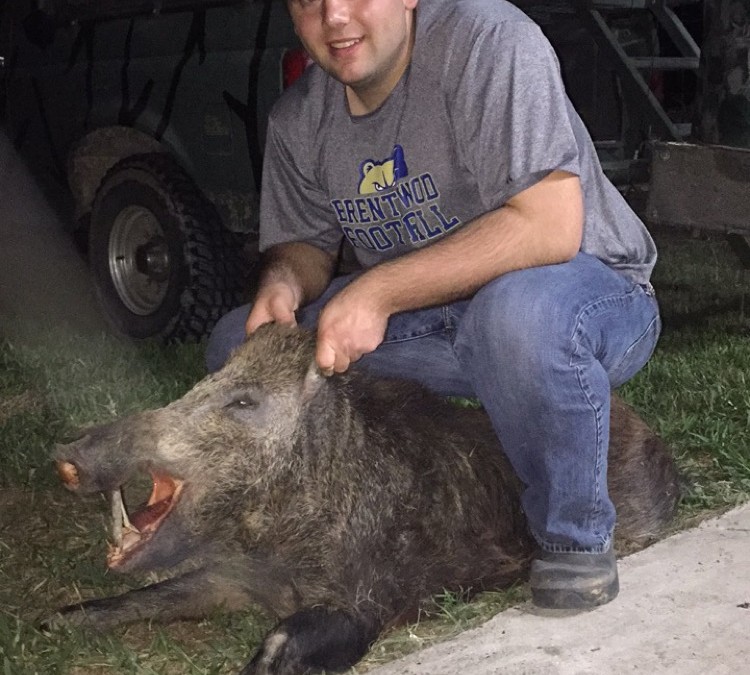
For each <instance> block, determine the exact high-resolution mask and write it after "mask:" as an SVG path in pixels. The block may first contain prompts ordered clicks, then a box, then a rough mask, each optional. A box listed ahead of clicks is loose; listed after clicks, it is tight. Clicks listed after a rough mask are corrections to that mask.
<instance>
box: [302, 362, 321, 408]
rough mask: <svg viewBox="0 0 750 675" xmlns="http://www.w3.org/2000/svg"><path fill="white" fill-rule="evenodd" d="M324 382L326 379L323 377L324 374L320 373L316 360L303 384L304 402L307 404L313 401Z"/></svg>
mask: <svg viewBox="0 0 750 675" xmlns="http://www.w3.org/2000/svg"><path fill="white" fill-rule="evenodd" d="M324 381H325V377H324V376H323V373H321V372H320V368H318V364H317V363H316V361H315V359H313V361H312V363H311V364H310V367H309V368H308V369H307V374H306V375H305V381H304V382H303V383H302V402H303V403H307V402H308V401H310V400H311V399H313V398H314V397H315V394H317V393H318V390H319V389H320V387H321V386H322V384H323V382H324Z"/></svg>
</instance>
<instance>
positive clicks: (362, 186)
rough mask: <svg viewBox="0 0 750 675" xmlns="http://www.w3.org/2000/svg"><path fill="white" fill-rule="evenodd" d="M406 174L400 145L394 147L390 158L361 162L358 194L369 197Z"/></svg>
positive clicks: (390, 185)
mask: <svg viewBox="0 0 750 675" xmlns="http://www.w3.org/2000/svg"><path fill="white" fill-rule="evenodd" d="M408 174H409V172H408V169H407V168H406V160H405V159H404V149H403V148H402V147H401V146H400V145H394V146H393V153H392V154H391V156H390V157H386V158H385V159H384V160H382V161H380V162H378V161H375V160H372V159H366V160H365V161H364V162H362V164H361V165H360V167H359V194H361V195H369V194H373V193H374V192H380V191H382V190H385V189H387V188H389V187H392V186H393V185H395V184H396V181H398V180H399V179H400V178H404V177H405V176H407V175H408Z"/></svg>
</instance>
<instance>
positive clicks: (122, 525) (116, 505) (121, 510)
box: [112, 488, 138, 546]
mask: <svg viewBox="0 0 750 675" xmlns="http://www.w3.org/2000/svg"><path fill="white" fill-rule="evenodd" d="M123 530H131V531H133V532H138V529H137V528H136V527H135V526H134V525H133V524H132V523H131V522H130V519H129V518H128V512H127V509H126V508H125V504H124V503H123V500H122V488H118V489H117V490H113V491H112V536H113V537H114V540H115V543H116V544H117V545H118V546H119V545H121V544H122V533H123Z"/></svg>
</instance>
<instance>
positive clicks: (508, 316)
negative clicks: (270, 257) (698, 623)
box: [206, 253, 661, 553]
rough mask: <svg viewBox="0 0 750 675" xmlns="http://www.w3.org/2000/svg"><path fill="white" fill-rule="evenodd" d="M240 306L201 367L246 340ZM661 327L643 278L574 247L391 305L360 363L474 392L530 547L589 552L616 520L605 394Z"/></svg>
mask: <svg viewBox="0 0 750 675" xmlns="http://www.w3.org/2000/svg"><path fill="white" fill-rule="evenodd" d="M351 278H352V277H341V278H339V279H336V280H334V282H333V283H332V284H331V286H330V287H329V288H328V290H327V291H326V292H325V294H324V295H323V296H322V297H321V298H319V299H318V300H317V301H315V302H314V303H312V304H310V305H308V306H307V307H305V308H304V309H302V310H300V311H299V312H298V315H297V318H298V322H299V323H300V324H301V325H303V326H306V327H308V328H314V326H315V322H316V319H317V316H318V314H319V312H320V310H321V309H322V308H323V306H324V305H325V303H326V302H327V301H328V299H329V298H331V297H332V296H333V295H334V294H335V293H336V292H337V291H338V290H339V289H341V288H342V287H343V286H344V285H346V284H347V283H348V282H349V281H351ZM405 292H408V291H405ZM248 311H249V307H248V306H245V307H241V308H238V309H236V310H234V311H233V312H230V313H229V314H227V315H226V316H225V317H224V318H223V319H222V320H221V321H220V322H219V323H218V324H217V326H216V328H215V329H214V332H213V334H212V335H211V338H210V340H209V344H208V350H207V356H206V358H207V363H208V367H209V369H210V370H215V369H218V368H219V367H221V365H222V363H223V362H224V360H225V359H226V358H227V356H228V354H229V352H230V351H231V349H233V348H234V347H235V346H236V345H238V344H239V343H240V342H241V341H242V340H243V338H244V323H245V319H246V318H247V314H248ZM660 329H661V321H660V319H659V309H658V305H657V302H656V299H655V298H654V294H653V289H652V288H651V286H650V285H648V286H641V285H638V284H634V283H633V282H632V281H630V280H629V279H627V278H626V277H624V276H622V275H621V274H619V273H617V272H615V271H613V270H612V269H610V268H609V267H607V266H606V265H604V264H603V263H602V262H601V261H599V260H597V259H596V258H594V257H592V256H589V255H586V254H584V253H580V254H578V255H577V256H576V257H575V258H574V259H573V260H571V261H570V262H567V263H564V264H559V265H549V266H544V267H535V268H531V269H526V270H520V271H517V272H511V273H509V274H505V275H503V276H501V277H498V278H497V279H495V280H494V281H492V282H490V283H489V284H487V285H486V286H484V287H483V288H481V289H480V290H479V291H478V292H477V293H476V294H475V295H474V296H473V297H472V298H471V299H469V300H464V301H460V302H454V303H450V304H448V305H444V306H440V307H429V308H426V309H421V310H416V311H412V312H404V313H401V314H396V315H394V316H392V317H391V318H390V320H389V323H388V330H387V333H386V337H385V341H384V342H383V344H382V345H381V346H380V347H378V349H376V350H375V351H374V352H372V353H370V354H367V355H365V356H364V357H362V359H361V360H360V362H359V363H360V364H361V365H362V366H364V367H366V368H367V369H369V370H371V371H373V372H375V373H377V374H379V375H386V376H394V377H405V378H411V379H414V380H417V381H419V382H421V383H423V384H424V385H425V386H427V387H428V388H430V389H432V390H434V391H436V392H438V393H440V394H446V395H454V396H468V397H476V398H478V399H479V400H480V401H481V403H482V405H483V406H484V408H485V409H486V411H487V413H488V414H489V416H490V418H491V420H492V423H493V426H494V428H495V431H496V433H497V435H498V437H499V438H500V441H501V442H502V445H503V448H504V449H505V452H506V454H507V455H508V457H509V459H510V461H511V463H512V464H513V467H514V468H515V470H516V472H517V473H518V475H519V477H520V478H521V480H522V481H523V482H524V484H525V485H526V489H525V491H524V493H523V496H522V503H523V508H524V511H525V513H526V516H527V519H528V521H529V526H530V528H531V531H532V533H533V534H534V537H535V538H536V540H537V541H538V543H539V545H540V546H541V547H542V548H543V549H545V550H548V551H578V552H592V553H594V552H601V551H606V550H607V549H608V548H609V545H610V542H611V538H612V531H613V529H614V524H615V510H614V507H613V505H612V502H611V501H610V499H609V495H608V492H607V449H608V446H609V406H610V392H611V389H612V388H614V387H617V386H619V385H621V384H623V383H624V382H626V381H627V380H628V379H630V378H631V377H632V376H633V375H635V373H637V372H638V370H640V368H642V367H643V365H644V364H645V363H646V361H648V359H649V357H650V356H651V354H652V352H653V350H654V347H655V346H656V341H657V339H658V336H659V332H660Z"/></svg>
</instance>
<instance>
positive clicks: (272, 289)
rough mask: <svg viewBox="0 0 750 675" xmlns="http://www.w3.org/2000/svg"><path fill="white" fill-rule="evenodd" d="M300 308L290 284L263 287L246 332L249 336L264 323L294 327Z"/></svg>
mask: <svg viewBox="0 0 750 675" xmlns="http://www.w3.org/2000/svg"><path fill="white" fill-rule="evenodd" d="M298 308H299V300H298V298H297V293H296V292H295V290H294V289H293V288H292V287H291V286H290V285H289V284H286V283H284V282H282V281H279V282H275V283H272V284H269V285H266V286H263V287H262V288H261V289H260V291H258V295H257V296H256V298H255V302H254V303H253V308H252V310H251V311H250V314H249V315H248V317H247V321H246V322H245V332H246V333H247V334H248V335H249V334H250V333H252V332H253V331H254V330H255V329H256V328H257V327H258V326H261V325H263V324H264V323H281V324H285V325H288V326H294V325H296V324H297V319H296V318H295V316H294V312H295V311H296V310H297V309H298Z"/></svg>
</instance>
